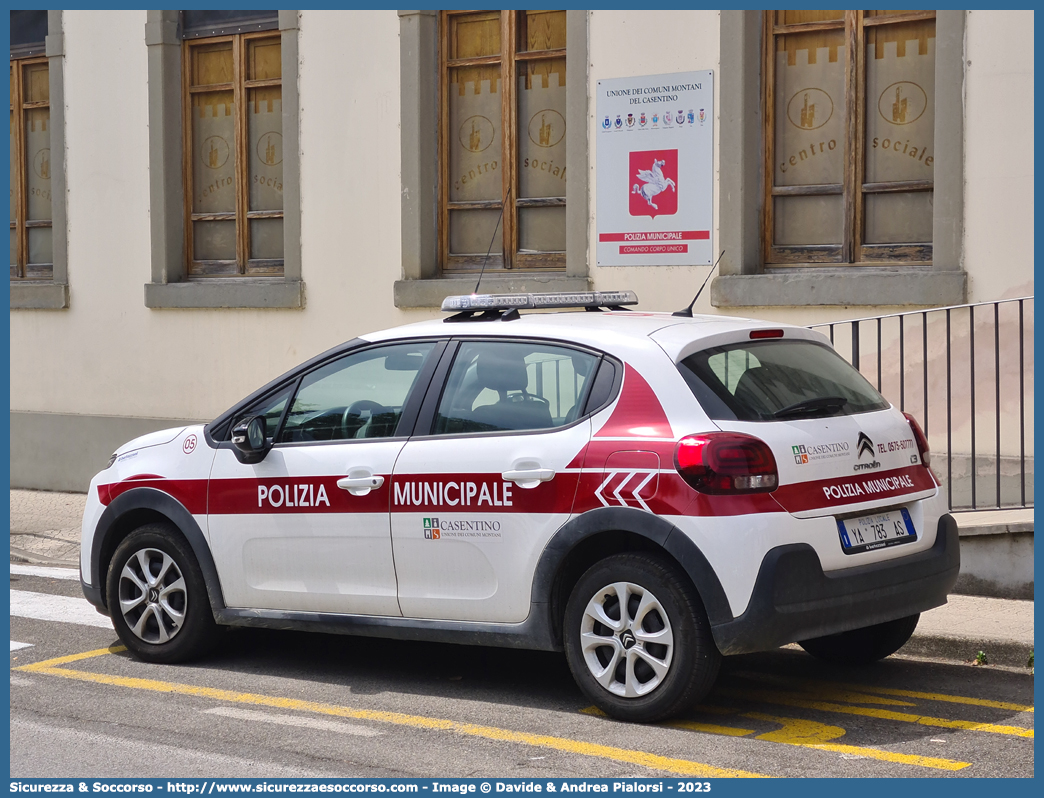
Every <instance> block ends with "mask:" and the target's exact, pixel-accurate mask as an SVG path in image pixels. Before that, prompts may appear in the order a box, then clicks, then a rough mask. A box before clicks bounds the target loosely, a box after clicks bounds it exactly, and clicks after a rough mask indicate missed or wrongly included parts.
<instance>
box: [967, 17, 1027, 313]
mask: <svg viewBox="0 0 1044 798" xmlns="http://www.w3.org/2000/svg"><path fill="white" fill-rule="evenodd" d="M1033 46H1034V42H1033V11H1031V10H1030V11H993V10H990V11H969V12H968V16H967V28H966V35H965V64H966V68H967V72H966V77H965V108H966V113H965V122H964V137H965V145H964V146H965V151H964V154H965V164H964V170H965V172H964V177H965V186H966V190H965V198H964V214H965V227H964V267H965V270H966V271H967V272H968V300H969V301H970V302H985V301H990V300H995V299H1001V298H1006V297H1015V296H1026V295H1030V294H1032V293H1033V132H1034V131H1033Z"/></svg>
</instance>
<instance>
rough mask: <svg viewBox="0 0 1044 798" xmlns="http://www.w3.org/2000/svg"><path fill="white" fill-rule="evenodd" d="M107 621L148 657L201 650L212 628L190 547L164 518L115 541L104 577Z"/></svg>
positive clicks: (188, 655) (173, 657) (210, 641)
mask: <svg viewBox="0 0 1044 798" xmlns="http://www.w3.org/2000/svg"><path fill="white" fill-rule="evenodd" d="M106 596H107V603H108V606H109V615H110V617H111V618H112V625H113V627H114V628H115V629H116V633H117V634H118V635H119V636H120V639H121V640H122V641H123V643H124V645H126V646H127V648H128V649H130V650H131V651H132V652H133V653H135V654H137V655H138V656H139V657H141V658H142V659H144V660H146V661H148V662H182V661H184V660H187V659H192V658H194V657H198V656H200V655H202V654H205V653H206V652H207V651H209V650H210V649H211V648H212V647H213V645H214V643H215V642H217V636H218V628H217V625H216V624H215V623H214V615H213V613H212V612H211V609H210V600H209V599H208V597H207V588H206V584H205V583H204V581H203V576H202V574H201V572H200V569H199V564H198V563H197V562H196V557H195V555H194V554H193V553H192V549H191V548H190V547H189V545H188V543H186V542H185V539H184V538H183V537H182V536H181V534H180V533H179V532H178V531H177V529H175V528H174V527H173V526H171V525H170V524H161V523H156V524H147V525H146V526H143V527H141V528H139V529H136V530H134V531H133V532H131V533H130V534H129V535H128V536H127V537H126V538H125V539H124V541H123V542H122V543H120V545H119V546H118V547H117V549H116V552H115V554H113V556H112V561H111V562H110V563H109V573H108V578H107V580H106Z"/></svg>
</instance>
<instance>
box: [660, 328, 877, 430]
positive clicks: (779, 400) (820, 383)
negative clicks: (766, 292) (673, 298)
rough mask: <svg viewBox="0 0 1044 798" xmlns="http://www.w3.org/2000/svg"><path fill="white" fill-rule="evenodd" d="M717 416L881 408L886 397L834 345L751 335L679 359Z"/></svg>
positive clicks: (773, 417) (802, 415) (812, 414)
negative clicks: (745, 339) (756, 338)
mask: <svg viewBox="0 0 1044 798" xmlns="http://www.w3.org/2000/svg"><path fill="white" fill-rule="evenodd" d="M678 369H679V371H681V374H682V377H684V378H685V382H686V383H687V384H688V386H689V388H690V389H691V390H692V392H693V395H695V397H696V399H697V400H698V401H699V403H700V404H701V405H702V406H703V409H704V410H705V411H706V412H707V415H709V416H710V417H711V418H713V419H721V420H737V421H781V420H788V421H789V420H795V419H806V418H825V417H828V416H838V415H846V416H847V415H853V414H855V413H866V412H869V411H872V410H883V409H885V408H887V407H888V402H887V401H886V400H885V399H884V397H882V396H881V394H879V393H878V392H877V391H876V390H875V389H874V387H873V386H872V385H871V384H870V383H869V382H867V381H866V380H865V379H864V378H863V375H862V374H860V373H859V372H858V371H856V370H855V369H854V368H853V367H852V366H851V365H849V364H848V363H847V362H846V361H845V360H844V359H842V358H841V356H840V355H838V354H837V353H836V352H835V351H834V350H833V349H831V348H830V347H828V346H824V345H822V344H818V343H815V342H813V341H785V340H783V341H778V340H777V341H751V342H744V343H740V344H731V345H728V346H719V347H714V348H712V349H704V350H703V351H701V352H696V353H695V354H693V355H690V356H689V357H687V358H685V359H684V360H683V361H682V362H681V363H679V364H678Z"/></svg>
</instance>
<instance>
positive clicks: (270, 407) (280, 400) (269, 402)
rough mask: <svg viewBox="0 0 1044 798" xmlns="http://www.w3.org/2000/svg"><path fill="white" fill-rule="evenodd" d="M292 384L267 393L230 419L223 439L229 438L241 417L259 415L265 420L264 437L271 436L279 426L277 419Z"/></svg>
mask: <svg viewBox="0 0 1044 798" xmlns="http://www.w3.org/2000/svg"><path fill="white" fill-rule="evenodd" d="M293 390H294V386H293V384H290V385H287V386H285V387H284V388H282V389H280V390H279V391H277V392H276V393H274V394H269V395H268V396H266V397H265V398H264V399H261V400H260V401H257V402H255V403H254V404H252V405H251V406H250V407H249V408H247V409H246V410H244V411H243V412H242V413H240V414H239V415H238V416H236V417H235V418H233V419H232V423H231V424H229V425H228V431H227V432H226V434H225V440H231V438H232V430H234V429H235V428H236V425H237V424H239V422H241V421H242V420H243V419H245V418H250V416H261V417H263V418H264V420H265V437H272V436H273V435H275V433H276V430H277V429H278V428H279V419H281V418H282V417H283V410H284V409H285V408H286V403H287V401H289V399H290V395H291V394H292V393H293Z"/></svg>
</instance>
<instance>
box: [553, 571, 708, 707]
mask: <svg viewBox="0 0 1044 798" xmlns="http://www.w3.org/2000/svg"><path fill="white" fill-rule="evenodd" d="M564 637H565V653H566V659H567V661H568V663H569V669H570V670H571V671H572V673H573V678H574V679H575V680H576V682H577V684H578V685H579V686H580V689H581V690H583V691H584V693H585V694H586V695H587V697H588V698H590V699H591V701H593V702H594V704H595V705H596V706H597V707H598V708H599V709H601V710H602V711H604V712H605V713H606V714H607V715H609V716H611V717H614V718H617V719H618V720H627V721H635V722H639V723H650V722H653V721H657V720H662V719H664V718H667V717H670V716H672V715H677V714H678V713H680V712H683V711H685V710H686V709H688V708H689V707H691V706H692V705H693V704H695V703H696V702H698V701H699V700H700V699H702V698H703V697H704V696H705V695H707V693H709V692H710V689H711V687H712V686H713V685H714V680H715V678H717V675H718V667H719V666H720V664H721V655H720V654H719V653H718V649H717V647H716V646H715V645H714V640H713V638H712V637H711V633H710V624H709V622H708V621H707V615H706V612H705V611H704V609H703V604H702V603H701V602H700V599H699V596H698V595H696V592H695V590H694V589H693V588H692V586H691V585H690V584H689V583H688V580H686V579H685V577H684V575H683V574H681V573H680V572H679V571H678V569H677V567H676V566H674V565H673V564H672V563H671V562H670V561H668V560H666V559H665V558H661V557H657V556H655V555H649V554H617V555H614V556H611V557H607V558H605V559H604V560H601V561H600V562H598V563H595V565H593V566H592V567H591V568H590V569H588V571H587V572H586V573H585V574H584V575H583V576H582V577H580V580H579V581H578V582H577V584H576V586H575V587H574V588H573V591H572V594H571V595H570V597H569V601H568V603H567V604H566V612H565V623H564Z"/></svg>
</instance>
